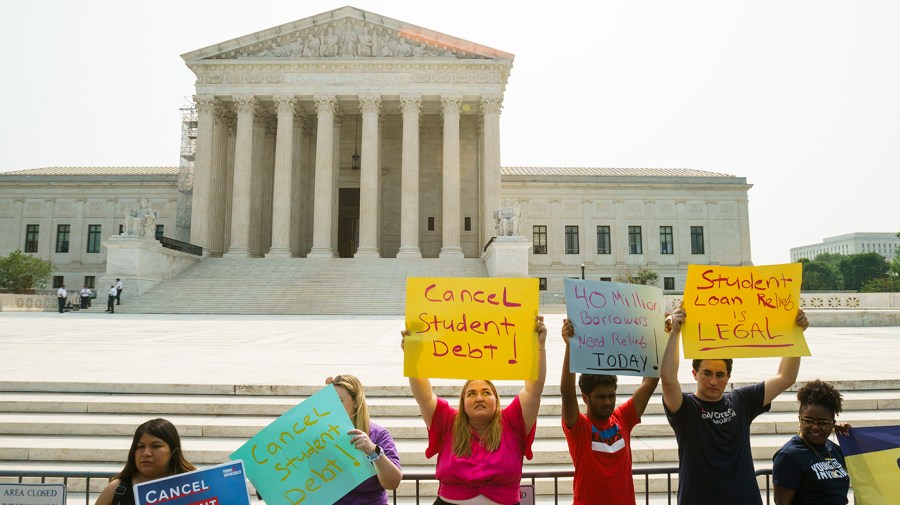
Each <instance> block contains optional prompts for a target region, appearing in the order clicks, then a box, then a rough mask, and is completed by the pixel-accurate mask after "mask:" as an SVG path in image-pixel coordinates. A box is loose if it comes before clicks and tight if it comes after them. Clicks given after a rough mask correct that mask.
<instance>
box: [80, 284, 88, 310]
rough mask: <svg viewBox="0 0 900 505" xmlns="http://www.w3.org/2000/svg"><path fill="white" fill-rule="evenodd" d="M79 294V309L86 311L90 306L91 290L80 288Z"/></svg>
mask: <svg viewBox="0 0 900 505" xmlns="http://www.w3.org/2000/svg"><path fill="white" fill-rule="evenodd" d="M79 294H81V308H82V309H87V308H88V307H90V306H91V289H90V288H89V287H87V286H85V287H83V288H81V291H80V292H79Z"/></svg>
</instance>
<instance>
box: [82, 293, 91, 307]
mask: <svg viewBox="0 0 900 505" xmlns="http://www.w3.org/2000/svg"><path fill="white" fill-rule="evenodd" d="M90 300H91V298H90V297H89V296H82V297H81V308H82V309H85V310H87V308H88V302H89V301H90Z"/></svg>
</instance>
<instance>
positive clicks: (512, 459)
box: [401, 317, 547, 505]
mask: <svg viewBox="0 0 900 505" xmlns="http://www.w3.org/2000/svg"><path fill="white" fill-rule="evenodd" d="M535 331H536V333H537V341H538V348H539V349H540V360H539V362H538V377H537V380H534V381H525V386H524V387H523V388H522V390H521V391H520V392H519V394H518V396H516V398H514V399H513V401H512V402H511V403H510V404H509V405H508V406H507V407H505V408H502V409H501V408H500V397H499V396H498V395H497V388H496V387H494V384H493V383H492V382H491V381H488V380H475V379H471V380H468V381H466V383H465V385H464V386H463V388H462V392H461V393H460V396H459V408H458V409H456V408H453V407H451V406H450V404H449V403H448V402H447V400H444V399H442V398H438V397H437V396H435V394H434V392H433V391H432V388H431V381H430V380H428V379H425V378H417V377H410V378H409V386H410V388H411V389H412V392H413V396H415V398H416V402H417V403H418V404H419V410H420V411H421V413H422V419H424V420H425V426H426V427H427V428H428V447H427V448H426V449H425V456H426V457H428V458H430V457H432V456H434V455H435V454H437V455H438V459H437V469H436V471H435V476H436V477H437V479H438V482H439V483H440V486H439V488H438V497H437V500H435V502H434V503H435V505H444V504H458V505H515V504H518V502H519V482H520V481H521V480H522V463H523V457H525V458H528V459H531V457H532V453H531V443H532V442H533V441H534V432H535V424H536V423H537V415H538V409H539V408H540V405H541V393H542V392H543V390H544V379H545V378H546V375H547V353H546V350H545V348H544V345H545V342H546V340H547V328H546V327H545V326H544V318H543V317H538V318H537V326H536V328H535ZM408 334H409V332H408V331H403V336H404V337H406V335H408ZM401 346H402V344H401Z"/></svg>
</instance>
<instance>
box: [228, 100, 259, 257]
mask: <svg viewBox="0 0 900 505" xmlns="http://www.w3.org/2000/svg"><path fill="white" fill-rule="evenodd" d="M233 100H234V107H235V109H236V111H237V131H236V132H235V139H234V183H233V190H232V199H231V244H230V245H229V247H228V252H227V253H225V256H226V257H229V258H248V257H250V189H251V184H252V177H251V176H252V170H253V116H254V115H255V113H256V108H257V105H256V98H255V97H254V96H252V95H235V96H234V97H233Z"/></svg>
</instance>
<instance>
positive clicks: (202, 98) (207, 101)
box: [194, 95, 219, 112]
mask: <svg viewBox="0 0 900 505" xmlns="http://www.w3.org/2000/svg"><path fill="white" fill-rule="evenodd" d="M194 105H195V106H196V107H197V112H214V111H215V108H216V107H217V106H218V105H219V101H218V100H217V99H216V96H215V95H194Z"/></svg>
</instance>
